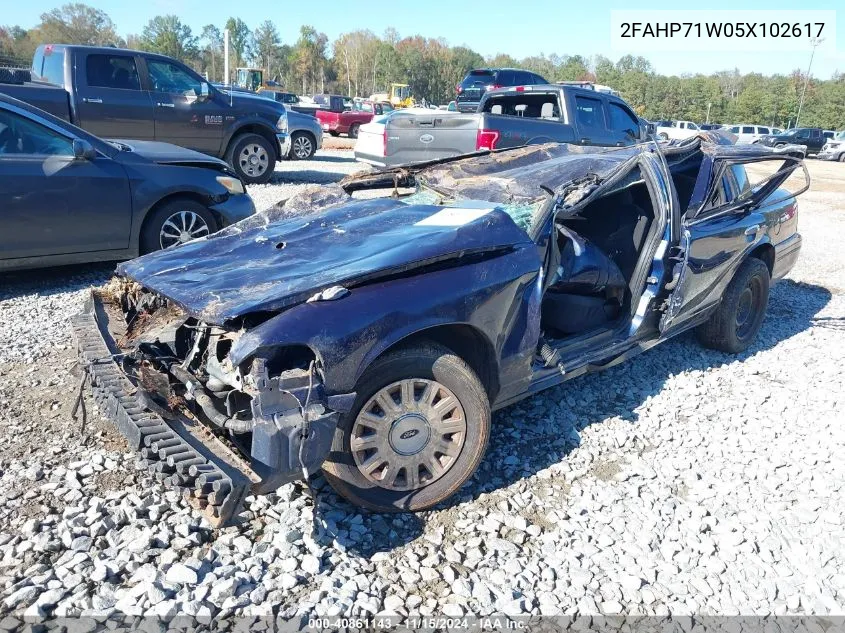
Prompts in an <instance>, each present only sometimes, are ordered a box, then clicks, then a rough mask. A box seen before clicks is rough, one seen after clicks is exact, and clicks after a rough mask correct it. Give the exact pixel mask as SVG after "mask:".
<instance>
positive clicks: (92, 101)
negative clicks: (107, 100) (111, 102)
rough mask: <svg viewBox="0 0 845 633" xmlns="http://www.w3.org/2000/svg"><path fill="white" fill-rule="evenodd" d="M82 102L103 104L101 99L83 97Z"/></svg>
mask: <svg viewBox="0 0 845 633" xmlns="http://www.w3.org/2000/svg"><path fill="white" fill-rule="evenodd" d="M82 100H83V101H84V102H85V103H102V102H103V100H102V99H93V98H89V97H83V98H82Z"/></svg>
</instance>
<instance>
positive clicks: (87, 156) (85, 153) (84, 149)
mask: <svg viewBox="0 0 845 633" xmlns="http://www.w3.org/2000/svg"><path fill="white" fill-rule="evenodd" d="M96 157H97V150H95V149H94V146H93V145H91V143H89V142H88V141H86V140H85V139H82V138H75V139H73V158H74V160H94V159H95V158H96Z"/></svg>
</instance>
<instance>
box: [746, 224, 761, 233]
mask: <svg viewBox="0 0 845 633" xmlns="http://www.w3.org/2000/svg"><path fill="white" fill-rule="evenodd" d="M758 230H760V225H759V224H755V225H753V226H749V227H748V228H747V229H745V234H746V235H757V231H758Z"/></svg>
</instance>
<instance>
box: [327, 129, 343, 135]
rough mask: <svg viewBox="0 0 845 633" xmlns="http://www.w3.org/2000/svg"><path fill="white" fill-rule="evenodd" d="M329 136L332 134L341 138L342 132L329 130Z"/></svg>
mask: <svg viewBox="0 0 845 633" xmlns="http://www.w3.org/2000/svg"><path fill="white" fill-rule="evenodd" d="M329 134H331V135H332V136H340V132H338V131H337V130H329Z"/></svg>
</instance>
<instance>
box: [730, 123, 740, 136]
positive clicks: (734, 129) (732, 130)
mask: <svg viewBox="0 0 845 633" xmlns="http://www.w3.org/2000/svg"><path fill="white" fill-rule="evenodd" d="M730 131H731V134H739V126H738V125H734V126H733V127H732V128H731V129H730Z"/></svg>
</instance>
